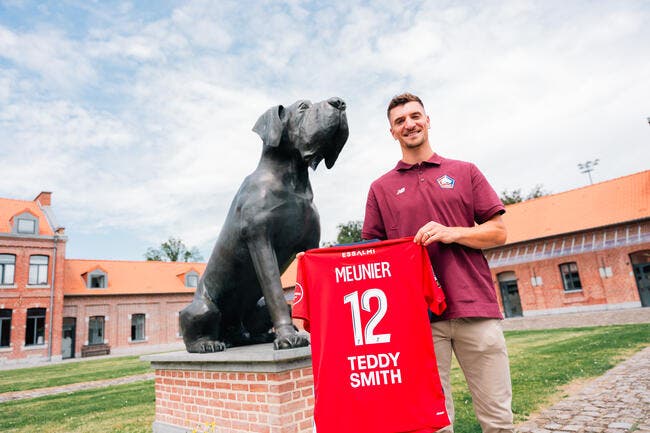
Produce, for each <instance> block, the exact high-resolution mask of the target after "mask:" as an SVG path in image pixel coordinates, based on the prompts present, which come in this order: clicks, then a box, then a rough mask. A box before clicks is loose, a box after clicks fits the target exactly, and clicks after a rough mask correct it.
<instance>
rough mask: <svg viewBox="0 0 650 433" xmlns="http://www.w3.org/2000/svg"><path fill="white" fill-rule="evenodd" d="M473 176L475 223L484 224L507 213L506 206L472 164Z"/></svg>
mask: <svg viewBox="0 0 650 433" xmlns="http://www.w3.org/2000/svg"><path fill="white" fill-rule="evenodd" d="M470 172H471V176H472V198H473V200H474V221H476V222H477V223H479V224H483V223H484V222H486V221H487V220H489V219H490V218H492V217H493V216H495V215H497V214H503V213H505V206H503V203H502V202H501V199H500V198H499V196H498V195H497V193H496V192H495V191H494V189H493V188H492V186H491V185H490V184H489V182H488V181H487V179H486V178H485V176H483V173H481V171H480V170H479V169H478V168H477V167H476V166H475V165H474V164H470Z"/></svg>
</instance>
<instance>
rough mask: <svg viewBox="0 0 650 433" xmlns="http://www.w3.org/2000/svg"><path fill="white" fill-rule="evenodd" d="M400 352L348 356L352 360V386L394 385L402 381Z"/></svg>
mask: <svg viewBox="0 0 650 433" xmlns="http://www.w3.org/2000/svg"><path fill="white" fill-rule="evenodd" d="M399 354H400V352H395V353H391V352H389V353H378V354H376V355H360V356H348V361H349V362H350V371H351V373H350V386H351V387H352V388H359V387H365V386H379V385H393V384H396V383H402V371H401V370H400V369H399V366H398V359H399Z"/></svg>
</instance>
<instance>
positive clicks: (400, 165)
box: [395, 152, 444, 171]
mask: <svg viewBox="0 0 650 433" xmlns="http://www.w3.org/2000/svg"><path fill="white" fill-rule="evenodd" d="M443 160H444V158H443V157H442V156H440V155H438V154H437V153H435V152H434V153H433V155H431V158H429V159H427V160H426V161H422V165H440V164H442V161H443ZM416 165H418V164H408V163H406V162H404V161H402V160H401V159H400V160H399V161H398V162H397V165H396V166H395V170H397V171H404V170H410V169H412V168H413V167H415V166H416Z"/></svg>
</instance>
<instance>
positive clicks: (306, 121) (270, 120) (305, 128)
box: [253, 97, 349, 170]
mask: <svg viewBox="0 0 650 433" xmlns="http://www.w3.org/2000/svg"><path fill="white" fill-rule="evenodd" d="M253 131H254V132H256V133H257V134H258V135H259V136H260V137H262V141H263V142H264V146H266V147H271V148H285V149H288V150H294V149H295V150H297V151H298V152H299V153H300V157H301V158H302V160H303V161H304V162H305V163H306V164H308V165H309V166H311V168H312V169H314V170H316V167H317V166H318V164H319V163H320V162H321V161H322V160H323V159H324V160H325V165H326V166H327V168H332V166H333V165H334V162H336V158H338V156H339V153H340V152H341V149H343V145H344V144H345V142H346V140H347V139H348V134H349V131H348V121H347V117H346V115H345V102H343V100H342V99H340V98H336V97H334V98H329V99H327V100H325V101H321V102H317V103H315V104H312V103H311V102H310V101H306V100H301V101H297V102H295V103H293V104H291V105H290V106H288V107H284V106H282V105H278V106H275V107H272V108H269V109H268V110H267V111H266V113H264V114H262V116H260V118H259V119H258V120H257V122H256V123H255V126H254V127H253Z"/></svg>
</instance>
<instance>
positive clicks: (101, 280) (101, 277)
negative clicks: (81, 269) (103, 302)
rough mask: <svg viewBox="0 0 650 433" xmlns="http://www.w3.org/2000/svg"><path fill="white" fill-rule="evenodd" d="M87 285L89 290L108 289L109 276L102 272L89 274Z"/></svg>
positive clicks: (97, 271)
mask: <svg viewBox="0 0 650 433" xmlns="http://www.w3.org/2000/svg"><path fill="white" fill-rule="evenodd" d="M87 285H88V288H89V289H105V288H106V287H108V275H107V274H106V272H104V271H102V270H99V269H97V270H95V271H92V272H90V273H89V274H88V281H87Z"/></svg>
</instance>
